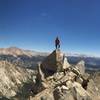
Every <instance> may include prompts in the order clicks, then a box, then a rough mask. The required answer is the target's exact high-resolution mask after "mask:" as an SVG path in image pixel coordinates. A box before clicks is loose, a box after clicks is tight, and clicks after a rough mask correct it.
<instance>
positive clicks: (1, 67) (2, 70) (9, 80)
mask: <svg viewBox="0 0 100 100" xmlns="http://www.w3.org/2000/svg"><path fill="white" fill-rule="evenodd" d="M30 78H31V74H29V72H28V71H27V70H26V69H24V68H20V67H18V66H16V65H14V64H11V63H10V62H7V61H0V96H5V97H7V98H10V97H13V96H15V95H16V93H17V92H18V89H19V88H20V87H21V86H22V84H23V82H26V81H28V79H30Z"/></svg>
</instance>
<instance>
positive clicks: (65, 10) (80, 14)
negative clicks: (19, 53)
mask: <svg viewBox="0 0 100 100" xmlns="http://www.w3.org/2000/svg"><path fill="white" fill-rule="evenodd" d="M56 36H59V38H60V40H61V49H62V50H63V51H64V52H73V53H82V54H89V55H90V54H92V55H96V56H100V0H0V48H2V47H9V46H17V47H20V48H24V49H33V50H38V51H52V50H54V49H55V48H54V39H55V37H56Z"/></svg>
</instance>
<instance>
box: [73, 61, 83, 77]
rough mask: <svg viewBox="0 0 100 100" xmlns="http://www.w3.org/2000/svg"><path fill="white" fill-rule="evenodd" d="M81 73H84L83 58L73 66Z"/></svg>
mask: <svg viewBox="0 0 100 100" xmlns="http://www.w3.org/2000/svg"><path fill="white" fill-rule="evenodd" d="M75 67H76V68H77V69H78V70H79V71H80V73H81V74H82V75H84V74H85V62H84V61H83V60H81V61H80V62H78V64H77V65H76V66H75Z"/></svg>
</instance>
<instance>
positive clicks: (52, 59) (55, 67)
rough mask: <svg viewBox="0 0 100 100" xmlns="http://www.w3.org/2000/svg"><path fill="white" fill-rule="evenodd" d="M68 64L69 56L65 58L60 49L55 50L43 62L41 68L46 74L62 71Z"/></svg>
mask: <svg viewBox="0 0 100 100" xmlns="http://www.w3.org/2000/svg"><path fill="white" fill-rule="evenodd" d="M67 66H69V63H68V62H67V58H65V56H64V54H63V53H62V52H61V51H60V49H56V50H54V51H53V52H52V53H51V54H50V55H49V56H48V57H47V58H45V60H44V61H43V62H42V64H41V68H42V70H43V72H44V73H45V74H46V76H48V74H49V75H50V74H53V73H55V72H59V71H62V70H63V69H64V68H67Z"/></svg>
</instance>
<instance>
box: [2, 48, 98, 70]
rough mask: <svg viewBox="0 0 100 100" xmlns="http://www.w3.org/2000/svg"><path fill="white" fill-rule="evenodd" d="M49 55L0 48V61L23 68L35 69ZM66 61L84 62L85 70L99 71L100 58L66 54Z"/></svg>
mask: <svg viewBox="0 0 100 100" xmlns="http://www.w3.org/2000/svg"><path fill="white" fill-rule="evenodd" d="M48 55H49V53H46V52H37V51H32V50H24V49H20V48H17V47H9V48H0V60H7V61H10V62H12V63H16V64H18V65H21V66H23V67H28V68H35V66H36V65H37V63H38V62H41V61H43V59H44V58H45V57H46V56H48ZM66 56H67V58H68V61H69V62H70V63H71V64H76V63H77V62H78V61H80V60H84V61H85V63H86V68H87V69H89V70H98V69H100V58H99V57H93V56H86V55H81V54H80V55H79V54H70V53H69V54H68V53H66Z"/></svg>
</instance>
